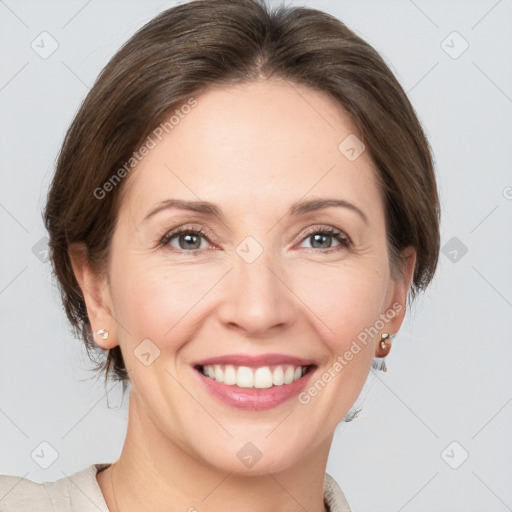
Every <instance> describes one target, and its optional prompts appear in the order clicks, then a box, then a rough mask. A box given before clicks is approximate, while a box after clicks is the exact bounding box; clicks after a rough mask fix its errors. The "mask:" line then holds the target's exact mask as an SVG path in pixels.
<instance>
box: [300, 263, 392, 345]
mask: <svg viewBox="0 0 512 512" xmlns="http://www.w3.org/2000/svg"><path fill="white" fill-rule="evenodd" d="M310 270H311V269H310ZM313 270H314V272H308V276H307V278H306V276H302V278H301V279H298V280H297V284H296V287H295V288H294V290H296V294H297V296H298V297H300V299H301V301H303V303H305V304H306V306H307V308H308V309H309V310H310V312H311V313H310V315H309V316H310V317H311V318H316V321H315V325H317V326H318V329H319V330H320V331H321V332H322V333H325V335H324V336H323V339H324V341H325V342H326V343H328V344H329V348H330V349H331V352H336V353H337V354H339V353H341V352H343V351H345V350H346V347H347V346H349V345H350V343H351V342H352V340H353V339H356V338H357V336H358V335H359V334H360V333H361V332H362V331H364V329H365V328H368V327H370V326H372V325H374V324H375V322H376V321H377V320H378V318H379V314H380V313H381V310H380V308H381V306H382V302H383V299H384V295H385V292H386V275H385V272H383V271H382V270H381V269H379V268H378V267H377V266H373V267H372V266H370V265H367V266H364V267H362V266H359V267H355V266H353V267H349V266H347V267H344V268H341V267H339V268H335V267H334V268H333V267H330V268H329V269H326V268H325V267H324V268H318V269H317V270H316V271H315V269H313ZM362 348H364V347H362Z"/></svg>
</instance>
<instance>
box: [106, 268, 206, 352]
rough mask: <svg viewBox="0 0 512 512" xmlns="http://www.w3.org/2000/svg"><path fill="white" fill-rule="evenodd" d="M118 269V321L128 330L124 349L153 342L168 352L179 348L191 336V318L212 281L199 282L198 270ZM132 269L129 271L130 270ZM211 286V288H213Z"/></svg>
mask: <svg viewBox="0 0 512 512" xmlns="http://www.w3.org/2000/svg"><path fill="white" fill-rule="evenodd" d="M124 267H125V268H124V269H123V268H121V266H119V267H118V271H117V274H116V277H117V279H116V283H117V284H116V307H115V310H116V318H117V319H118V320H119V322H120V323H121V324H122V326H123V327H124V328H125V329H122V328H121V333H120V336H125V337H126V341H124V340H123V341H124V343H123V344H124V345H125V346H126V345H127V344H129V345H133V347H132V348H135V346H136V345H138V344H139V343H140V342H141V341H142V340H144V339H150V340H151V341H153V342H154V343H155V344H156V345H157V346H158V347H159V348H160V349H162V348H163V347H162V344H163V343H164V341H163V340H165V344H166V346H165V350H169V349H170V348H171V349H172V348H178V346H176V347H170V346H169V345H172V344H173V343H176V344H179V343H180V340H183V339H186V338H187V336H189V333H188V332H187V333H185V332H184V329H185V328H187V326H188V328H190V324H189V322H187V318H188V317H189V316H190V315H193V310H194V305H195V304H197V303H198V302H199V300H200V298H201V297H202V295H204V294H205V293H206V291H207V289H208V283H209V280H208V279H207V278H205V279H204V280H202V279H198V276H197V269H196V270H192V271H187V270H183V269H181V270H180V271H178V272H177V271H176V270H169V269H166V268H165V266H164V267H163V268H162V266H161V265H160V266H158V267H157V266H145V265H143V264H141V263H140V262H132V263H131V266H130V263H127V264H126V265H125V266H124ZM128 267H129V271H128V270H127V269H128ZM210 286H211V285H210Z"/></svg>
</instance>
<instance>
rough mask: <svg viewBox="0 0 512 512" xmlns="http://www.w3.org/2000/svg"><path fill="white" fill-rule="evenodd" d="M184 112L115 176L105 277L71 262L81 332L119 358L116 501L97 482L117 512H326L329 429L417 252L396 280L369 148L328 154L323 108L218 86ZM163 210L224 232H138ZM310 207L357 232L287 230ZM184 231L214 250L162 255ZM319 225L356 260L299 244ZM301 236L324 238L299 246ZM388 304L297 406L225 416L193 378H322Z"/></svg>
mask: <svg viewBox="0 0 512 512" xmlns="http://www.w3.org/2000/svg"><path fill="white" fill-rule="evenodd" d="M196 99H197V100H198V105H197V106H196V107H195V108H193V109H192V111H191V113H190V114H188V115H187V116H186V117H185V118H184V119H182V120H181V121H180V123H179V124H178V125H177V126H175V128H174V129H173V130H172V131H171V132H170V133H169V134H167V135H165V136H164V138H163V139H162V141H161V142H159V144H158V145H157V147H156V148H154V149H152V150H151V151H150V153H149V155H148V156H146V157H145V158H144V160H143V161H142V162H141V163H140V164H139V165H138V166H137V167H136V168H135V169H134V170H132V172H131V174H130V175H129V176H128V178H125V180H126V181H125V182H124V183H123V186H124V187H126V188H125V190H124V197H123V200H122V203H121V207H120V211H119V217H118V223H117V225H116V229H115V232H114V235H113V240H112V249H111V254H110V261H109V267H108V279H104V278H101V277H99V276H97V275H96V274H95V273H94V272H93V271H92V270H91V268H90V266H89V265H88V263H87V261H86V260H85V259H84V258H83V257H80V251H79V250H78V248H77V247H72V248H70V255H71V257H72V261H73V266H74V271H75V274H76V277H77V280H78V282H79V284H80V286H81V288H82V290H83V292H84V296H85V300H86V305H87V312H88V315H89V319H90V321H91V326H92V328H93V332H95V333H96V332H97V330H98V329H100V328H106V329H108V330H109V332H110V336H109V338H108V339H107V340H103V339H102V338H101V337H99V336H98V337H97V343H98V345H99V346H101V347H102V348H104V349H108V348H111V347H114V346H116V345H118V344H119V345H120V346H121V350H122V352H123V356H124V359H125V362H126V366H127V369H128V372H129V375H130V381H131V391H130V401H129V420H128V430H127V436H126V440H125V444H124V447H123V450H122V453H121V456H120V458H119V460H118V461H117V463H116V464H115V466H114V468H115V469H114V474H113V484H114V486H115V497H116V499H114V496H113V494H112V490H111V485H112V480H111V479H112V467H110V468H108V469H107V470H105V471H103V472H101V473H99V474H98V475H97V480H98V483H99V485H100V488H101V490H102V492H103V494H104V496H105V500H106V502H107V505H108V507H109V509H110V510H112V511H116V510H122V511H123V512H130V511H139V510H145V511H150V512H151V511H157V510H163V509H164V508H165V510H189V509H190V510H193V509H191V508H190V507H194V508H195V509H197V510H199V511H201V512H203V511H213V510H221V509H222V510H225V509H227V510H239V511H242V512H243V511H251V512H263V511H265V512H266V511H268V510H274V511H278V512H281V511H292V510H298V509H299V508H301V506H302V507H304V508H306V509H307V510H309V511H312V512H313V511H314V512H319V511H323V510H324V505H323V478H324V474H325V470H326V464H327V458H328V454H329V449H330V446H331V441H332V438H333V434H334V430H335V428H336V426H337V425H338V423H339V422H340V421H341V420H342V418H343V417H344V416H345V415H346V413H347V412H348V411H349V409H350V407H351V406H352V405H353V403H354V402H355V400H356V398H357V397H358V395H359V393H360V391H361V389H362V387H363V385H364V383H365V381H366V378H367V376H368V373H369V370H370V366H371V363H372V359H373V357H374V356H378V357H384V356H385V355H387V353H388V352H389V349H387V350H385V351H383V350H382V349H381V348H380V346H379V341H380V332H388V333H396V332H397V331H398V329H399V328H400V325H401V323H402V321H403V318H404V315H405V303H406V297H407V292H408V290H409V287H410V283H411V277H412V272H413V269H414V264H415V261H416V253H415V251H414V249H413V248H408V249H407V250H406V251H405V256H406V259H405V264H404V267H403V271H402V272H403V273H402V275H403V279H400V280H398V281H394V280H393V279H392V278H391V275H390V269H389V260H388V252H387V247H386V231H385V223H384V203H383V198H382V197H381V193H380V190H379V189H378V187H377V184H376V182H375V172H376V171H375V168H374V164H373V163H372V161H371V159H370V156H369V153H368V151H364V152H363V153H362V154H361V155H360V156H359V157H358V158H357V159H356V160H355V161H349V160H348V159H347V158H346V157H345V156H344V155H343V154H342V153H341V152H340V151H339V150H338V146H339V144H340V142H341V141H343V140H344V139H345V138H346V137H347V136H348V135H349V134H356V133H357V132H356V130H355V128H354V126H353V123H352V122H351V119H350V117H349V116H348V114H347V113H346V112H345V111H344V110H343V108H342V107H341V106H340V105H338V104H337V103H335V102H334V101H333V100H332V99H330V98H329V97H328V96H326V95H325V94H323V93H321V92H318V91H315V90H313V89H310V88H307V87H305V86H299V85H296V84H293V86H292V85H291V84H289V83H288V82H286V81H281V80H277V79H273V80H267V81H260V82H253V83H250V84H243V85H238V86H234V87H229V88H212V89H209V90H208V91H207V92H206V93H204V94H203V95H201V96H199V97H197V98H196ZM169 198H179V199H185V200H196V201H199V200H203V201H210V202H213V203H215V204H216V205H217V206H218V207H219V208H221V209H222V211H223V212H224V215H225V220H224V222H221V221H219V220H217V219H215V218H212V217H208V216H205V215H204V214H199V213H193V212H187V211H182V210H164V211H161V212H160V213H158V214H157V215H155V216H153V217H151V218H150V220H147V221H145V222H143V219H144V217H145V216H146V214H147V213H148V212H149V211H150V210H151V209H152V208H154V207H155V205H156V204H157V203H159V202H160V201H162V200H166V199H169ZM312 198H336V199H344V200H346V201H348V202H350V203H352V204H354V205H356V206H357V207H358V208H360V209H361V210H362V211H363V212H364V214H365V215H366V216H367V219H368V223H365V221H364V220H363V219H362V218H361V216H359V214H357V213H356V212H355V211H353V210H351V209H349V208H340V207H330V208H327V209H323V210H319V211H314V212H310V213H307V214H305V215H302V216H297V217H293V216H290V215H288V213H287V212H288V209H289V207H290V206H291V205H292V204H293V203H294V202H296V201H299V200H305V199H312ZM181 225H186V226H189V227H190V228H196V229H198V228H201V227H204V228H207V229H209V230H210V231H211V232H212V233H213V236H214V237H215V239H210V240H208V239H206V238H202V237H200V236H199V235H198V237H199V238H196V239H194V240H193V241H192V242H190V241H189V242H188V244H189V245H188V246H187V245H183V244H187V241H186V240H184V237H183V235H182V236H181V241H182V245H181V246H180V238H179V236H177V237H175V238H174V239H173V240H172V241H170V242H169V244H168V245H167V246H161V245H160V246H159V242H160V240H161V239H162V238H163V237H164V235H165V234H166V233H168V232H170V231H171V230H172V229H173V228H176V227H178V226H181ZM329 226H332V227H334V228H335V229H338V230H340V231H342V232H343V233H345V234H346V236H348V237H349V239H350V240H351V241H352V245H351V246H350V247H348V248H347V247H345V246H344V245H342V244H341V243H340V242H339V241H337V240H336V239H335V238H334V237H333V238H331V239H330V238H329V235H327V239H326V241H325V242H323V245H322V242H321V241H320V243H319V242H316V243H315V240H314V237H312V236H311V235H312V234H313V233H318V232H320V233H321V232H322V228H325V227H329ZM312 227H317V228H318V230H317V231H312V232H311V233H309V234H308V236H305V232H306V229H307V228H312ZM247 236H251V237H253V238H254V239H255V240H256V241H257V242H258V243H259V244H260V246H261V248H262V249H263V252H262V254H261V255H260V256H259V257H258V258H257V259H256V260H255V261H254V262H252V263H248V262H247V261H245V260H244V259H243V258H242V257H240V256H239V255H238V253H237V252H236V249H237V246H238V245H239V244H241V242H242V241H244V239H245V238H246V237H247ZM190 244H192V245H190ZM194 244H195V245H194ZM183 247H185V249H183ZM187 247H190V248H187ZM173 248H174V251H173ZM180 249H181V251H183V252H182V253H180V252H179V251H180ZM329 249H335V250H333V251H331V252H327V251H328V250H329ZM250 250H254V249H250ZM186 251H188V252H186ZM194 251H195V252H196V253H197V254H196V255H195V256H194V255H191V253H192V252H194ZM397 303H398V304H400V305H401V306H402V308H401V310H400V311H399V312H398V313H396V314H395V315H394V318H393V319H392V320H390V321H389V322H387V323H386V325H385V327H384V328H383V329H382V330H381V331H380V332H379V335H377V336H374V337H373V338H370V339H369V342H368V343H367V344H366V345H363V344H360V347H361V350H360V351H359V352H358V353H357V355H355V356H354V358H353V359H352V360H351V361H350V362H348V364H346V366H344V368H343V370H342V371H340V372H338V373H337V374H336V376H335V378H333V379H332V380H331V382H329V384H328V385H326V386H325V387H324V388H323V389H322V391H321V392H319V393H318V395H317V396H315V397H314V398H312V399H311V401H310V402H309V403H308V404H306V405H304V404H301V403H299V402H298V401H297V398H296V397H295V398H292V399H291V400H288V401H287V402H285V403H284V404H282V405H280V406H278V407H275V408H273V409H270V410H266V411H246V410H237V409H234V408H231V407H229V406H227V405H225V404H223V403H222V402H220V401H218V400H217V399H216V398H215V397H213V396H212V395H210V394H209V392H208V391H207V390H206V388H205V387H204V386H203V385H202V384H201V383H200V382H199V381H198V378H197V375H196V374H195V370H194V369H193V368H192V366H191V364H192V363H193V362H194V361H197V360H199V359H203V358H207V357H213V356H218V355H224V354H233V353H237V354H240V353H242V354H254V355H259V354H265V353H285V354H290V355H294V356H298V357H303V358H306V359H312V360H314V361H315V362H316V364H317V366H318V368H317V370H316V378H320V377H321V376H322V374H324V373H325V372H327V371H328V369H329V368H330V367H332V365H333V363H334V362H335V361H336V358H337V356H339V355H342V354H344V353H345V352H346V351H347V350H348V349H349V347H350V345H351V343H352V342H353V340H355V339H357V336H358V334H359V333H361V332H362V331H364V329H365V328H367V327H370V326H373V325H374V324H375V322H376V321H377V320H378V319H379V315H381V314H385V313H386V312H387V311H389V310H390V309H392V305H393V304H397ZM144 339H150V340H151V342H152V343H154V345H156V346H157V347H158V348H159V350H160V355H159V357H157V358H156V359H155V360H154V361H153V362H152V364H150V365H149V366H146V365H144V364H142V363H141V361H140V360H139V359H138V358H137V357H135V355H134V350H135V349H136V347H137V346H138V345H139V344H140V343H141V341H142V340H144ZM316 378H313V380H312V381H311V382H314V381H315V380H316ZM248 441H250V442H252V443H253V444H254V445H255V446H256V447H258V449H259V450H260V452H261V454H262V457H261V459H260V460H259V461H258V462H257V463H256V464H255V465H254V466H253V467H252V468H247V467H245V466H244V465H243V464H242V463H241V462H240V460H239V459H238V457H237V452H238V451H239V450H240V449H241V448H242V446H244V445H245V443H246V442H248ZM116 500H117V507H116V504H115V501H116ZM299 504H300V505H299Z"/></svg>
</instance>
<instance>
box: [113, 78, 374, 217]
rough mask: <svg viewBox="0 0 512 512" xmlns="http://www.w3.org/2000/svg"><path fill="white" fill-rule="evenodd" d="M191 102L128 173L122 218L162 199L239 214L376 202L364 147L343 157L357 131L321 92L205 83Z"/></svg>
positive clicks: (282, 84) (283, 84)
mask: <svg viewBox="0 0 512 512" xmlns="http://www.w3.org/2000/svg"><path fill="white" fill-rule="evenodd" d="M195 100H196V102H197V103H196V104H195V106H194V107H193V108H190V109H187V111H186V112H187V113H186V114H185V113H182V114H181V115H179V116H177V117H175V119H176V120H178V122H177V123H175V124H174V125H173V127H172V129H171V130H168V133H164V134H163V137H162V140H160V141H158V140H156V145H155V147H154V148H153V149H151V150H150V151H149V154H147V156H145V157H144V159H143V160H142V161H141V162H140V163H139V164H138V165H137V166H136V167H135V168H134V169H133V170H132V171H131V173H130V174H129V176H128V179H127V183H125V184H124V186H125V187H126V190H125V191H124V194H123V195H124V199H123V202H122V206H121V208H123V207H127V206H129V208H130V213H131V216H132V217H139V218H140V216H142V215H143V214H144V212H145V211H147V209H148V208H149V207H150V206H151V205H153V204H154V203H155V202H158V201H161V200H165V199H168V198H169V197H179V198H186V199H190V200H207V201H211V202H215V203H220V204H226V205H227V206H228V207H229V206H230V205H231V206H233V208H235V207H237V205H238V208H242V209H244V210H245V211H246V210H247V208H248V207H253V208H256V209H258V208H260V209H261V207H262V205H263V204H265V205H267V204H268V205H276V202H277V204H280V203H285V206H288V205H289V204H291V203H293V202H296V201H297V200H298V199H300V198H301V197H303V196H308V195H314V196H328V197H332V196H333V193H338V195H339V196H340V197H343V198H347V197H351V198H352V199H358V200H359V201H360V203H361V204H364V203H365V202H368V201H372V200H373V201H375V200H377V201H379V197H378V196H379V193H378V189H377V185H376V183H375V170H374V167H373V163H372V161H371V159H370V157H369V155H368V152H367V151H363V152H362V154H361V155H360V156H359V157H358V158H356V159H355V160H354V159H349V158H347V156H346V153H344V152H343V149H344V147H345V145H346V143H344V141H346V140H349V141H352V140H354V139H353V138H354V137H357V131H356V129H355V126H354V124H353V122H352V120H351V118H350V116H349V114H348V113H347V112H346V111H345V110H344V109H343V107H342V106H341V105H340V104H339V103H338V102H336V101H335V100H334V99H332V98H330V97H329V96H328V95H326V94H325V93H323V92H320V91H317V90H314V89H311V88H309V87H306V86H303V85H298V84H295V83H294V84H291V83H289V82H287V81H285V80H279V79H274V80H267V81H260V82H251V83H246V84H239V85H236V86H230V87H222V88H210V89H209V90H208V91H207V92H205V93H203V94H201V95H200V96H197V97H195ZM347 137H348V139H347ZM355 140H356V141H357V139H355ZM340 144H341V146H340ZM357 149H359V148H357ZM363 191H364V194H362V192H363ZM253 211H255V212H256V211H257V210H253Z"/></svg>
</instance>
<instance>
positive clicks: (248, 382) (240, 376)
mask: <svg viewBox="0 0 512 512" xmlns="http://www.w3.org/2000/svg"><path fill="white" fill-rule="evenodd" d="M253 384H254V373H253V372H252V370H251V369H250V368H248V367H247V366H240V367H239V368H238V371H237V372H236V385H237V386H238V387H239V388H253V387H254V385H253Z"/></svg>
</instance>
